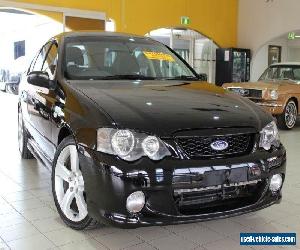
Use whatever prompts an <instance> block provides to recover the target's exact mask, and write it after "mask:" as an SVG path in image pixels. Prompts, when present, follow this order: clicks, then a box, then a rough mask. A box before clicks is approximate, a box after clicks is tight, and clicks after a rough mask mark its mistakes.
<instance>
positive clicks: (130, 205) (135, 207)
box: [126, 191, 145, 213]
mask: <svg viewBox="0 0 300 250" xmlns="http://www.w3.org/2000/svg"><path fill="white" fill-rule="evenodd" d="M144 205H145V195H144V193H143V192H142V191H136V192H134V193H132V194H130V195H129V196H128V197H127V202H126V208H127V210H128V211H129V212H130V213H138V212H140V211H141V210H142V209H143V207H144Z"/></svg>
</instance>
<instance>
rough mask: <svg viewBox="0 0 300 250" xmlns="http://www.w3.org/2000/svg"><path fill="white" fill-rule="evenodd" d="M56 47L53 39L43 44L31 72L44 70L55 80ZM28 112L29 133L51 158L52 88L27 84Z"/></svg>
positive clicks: (50, 158) (49, 158)
mask: <svg viewBox="0 0 300 250" xmlns="http://www.w3.org/2000/svg"><path fill="white" fill-rule="evenodd" d="M57 57H58V49H57V44H56V42H55V41H51V42H48V43H47V44H46V45H44V46H43V48H42V49H41V51H40V53H39V55H38V56H37V58H36V61H35V63H34V66H33V67H32V69H31V72H28V74H29V75H30V73H32V72H46V73H47V74H48V76H49V80H50V81H55V73H56V64H57ZM28 89H29V91H28V93H29V96H28V99H29V101H28V114H29V120H30V123H31V125H32V126H31V129H32V131H30V132H31V135H32V136H33V138H34V140H35V142H36V143H37V146H38V148H39V149H40V151H41V152H39V153H42V154H43V156H44V157H46V158H47V159H48V160H49V161H52V160H53V156H54V152H55V146H54V144H53V142H52V141H51V134H52V131H51V109H52V106H53V100H54V97H55V93H54V91H55V90H54V89H51V88H44V87H40V86H36V85H33V84H29V88H28Z"/></svg>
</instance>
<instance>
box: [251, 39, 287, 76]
mask: <svg viewBox="0 0 300 250" xmlns="http://www.w3.org/2000/svg"><path fill="white" fill-rule="evenodd" d="M269 45H277V46H281V61H282V62H286V61H289V57H288V47H287V39H286V38H280V39H275V40H273V41H271V42H268V43H267V44H266V45H264V46H263V47H261V48H260V49H259V50H258V52H257V53H256V54H255V55H254V56H253V58H252V68H251V77H250V78H251V81H257V80H258V78H259V77H260V76H261V74H262V73H263V72H264V71H265V69H266V68H267V67H268V47H269Z"/></svg>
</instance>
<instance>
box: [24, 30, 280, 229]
mask: <svg viewBox="0 0 300 250" xmlns="http://www.w3.org/2000/svg"><path fill="white" fill-rule="evenodd" d="M86 34H87V33H77V32H74V33H65V34H62V35H60V36H58V37H56V38H54V39H52V40H51V43H53V44H54V45H55V46H58V53H59V54H58V66H57V70H56V73H55V75H54V77H53V79H49V85H48V86H46V85H47V84H46V85H45V83H44V82H43V83H42V86H44V87H39V86H37V85H39V84H38V83H37V84H32V81H31V80H32V79H31V78H30V77H29V78H28V76H30V75H31V74H32V72H30V69H29V70H28V72H27V76H26V75H25V76H23V77H22V82H21V85H20V103H19V107H20V108H21V111H22V113H23V117H24V124H25V127H26V129H27V130H28V132H29V134H30V140H29V144H30V145H29V147H30V149H31V150H32V151H33V152H34V155H35V156H36V157H37V158H39V159H40V160H42V161H43V162H44V163H45V165H47V166H49V167H50V166H51V162H52V160H53V158H54V155H55V152H56V148H57V146H58V144H59V143H60V141H61V140H62V139H63V138H64V137H66V136H68V135H72V136H73V137H74V139H75V141H76V142H77V145H78V152H79V156H80V165H81V168H82V172H83V175H84V179H85V189H86V193H87V204H88V210H89V213H90V214H91V215H92V216H94V217H96V218H97V219H99V220H101V221H103V222H107V223H114V224H117V225H119V226H127V227H130V226H131V227H136V226H143V225H150V224H152V225H153V224H162V223H182V222H190V221H195V220H199V221H201V220H205V219H211V218H214V217H226V216H230V215H236V214H240V213H245V212H249V211H254V210H257V209H260V208H263V207H266V206H269V205H271V204H273V203H275V202H279V201H280V199H281V193H278V194H276V195H273V194H271V193H270V192H269V191H266V192H262V193H260V196H259V197H257V200H256V201H255V202H253V204H251V205H249V206H248V205H247V206H246V205H244V206H243V205H242V204H241V206H240V207H239V208H236V209H229V208H228V209H226V207H224V208H223V210H220V211H219V212H212V213H208V214H207V213H205V214H199V215H190V216H186V215H182V214H180V213H179V211H178V207H177V205H176V204H175V202H174V196H173V190H174V188H175V186H174V184H172V178H173V176H174V173H175V172H176V171H177V170H178V169H185V170H187V169H188V171H190V172H191V171H196V172H197V171H198V170H199V171H200V170H201V168H203V167H207V166H210V167H213V166H224V165H226V166H233V165H237V164H242V165H243V164H244V165H245V167H246V168H247V169H248V168H249V166H251V164H252V165H253V164H257V165H258V166H259V168H261V169H262V176H260V178H263V180H264V183H265V187H266V188H267V182H268V178H269V176H271V175H272V174H274V173H276V172H278V173H282V174H284V173H285V161H286V159H285V149H284V148H283V146H281V147H280V148H279V149H272V150H271V151H269V152H266V151H264V150H258V149H256V148H255V149H254V150H253V152H251V153H250V154H248V155H245V156H240V157H233V158H222V159H205V160H200V159H199V160H192V159H188V158H186V156H184V155H182V154H181V153H180V152H179V151H178V147H177V145H176V143H175V142H174V137H175V136H178V135H193V136H197V135H224V134H235V133H253V134H257V135H258V134H259V131H260V130H261V129H262V128H263V127H264V126H265V125H266V124H268V123H269V122H271V121H272V117H271V116H270V115H269V114H267V113H266V112H264V111H263V110H262V109H261V108H260V107H258V106H256V105H255V104H254V103H252V102H251V101H248V100H247V99H244V98H241V97H238V96H237V95H232V94H230V93H228V92H226V91H225V90H224V89H222V88H219V87H216V86H214V85H212V84H208V83H203V82H197V81H192V82H187V81H166V80H165V81H152V80H145V81H129V80H117V81H111V80H107V81H68V80H66V79H65V78H64V75H63V73H62V72H63V69H62V58H63V56H61V55H63V53H64V51H63V49H64V46H63V45H64V39H65V37H68V36H80V35H86ZM88 35H95V36H99V39H101V36H124V35H120V34H111V33H98V32H97V33H88ZM28 79H29V81H30V82H31V84H30V83H29V82H28ZM30 79H31V80H30ZM33 80H35V81H37V79H33ZM40 85H41V84H40ZM101 127H115V128H129V129H134V130H137V131H141V132H145V133H148V134H154V135H157V136H159V137H161V138H162V139H163V140H164V141H165V142H166V143H167V145H168V148H169V149H170V150H171V152H172V156H170V157H167V158H165V159H163V160H161V161H159V162H154V161H151V160H150V159H148V158H146V157H143V158H142V159H140V160H138V161H135V162H132V163H128V162H125V161H123V160H121V159H119V158H118V157H115V156H111V155H106V154H103V153H100V152H97V151H96V150H95V149H96V132H97V129H98V128H101ZM272 157H277V158H278V162H277V163H276V166H273V167H272V168H271V167H270V166H269V165H268V164H269V163H268V161H267V160H268V159H269V158H272ZM112 166H114V167H112ZM116 168H117V169H118V170H119V171H118V172H115V170H116ZM191 169H193V170H191ZM158 170H159V171H158ZM137 171H140V172H139V174H137V175H136V176H135V175H132V174H131V177H128V173H132V172H137ZM200 172H201V171H200ZM158 177H160V178H162V179H163V181H158V180H161V179H159V178H158ZM204 178H205V176H204ZM145 179H147V181H146V184H145ZM149 183H150V184H149ZM208 184H210V185H213V183H206V185H208ZM201 185H202V186H203V185H204V184H203V183H202V182H197V183H196V187H201ZM191 187H195V183H187V184H185V185H184V188H191ZM136 190H143V191H144V192H145V194H146V198H147V205H146V206H145V208H144V209H143V211H142V212H141V213H140V214H138V215H131V214H129V213H128V212H127V211H126V207H125V202H126V197H127V195H129V194H130V193H131V192H133V191H136ZM161 201H164V202H161Z"/></svg>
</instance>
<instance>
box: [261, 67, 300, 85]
mask: <svg viewBox="0 0 300 250" xmlns="http://www.w3.org/2000/svg"><path fill="white" fill-rule="evenodd" d="M259 80H260V81H270V80H272V81H273V80H291V81H297V82H299V81H300V66H298V65H275V66H271V67H269V68H268V69H266V71H265V72H264V73H263V74H262V76H261V77H260V78H259Z"/></svg>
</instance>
